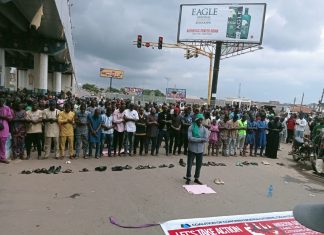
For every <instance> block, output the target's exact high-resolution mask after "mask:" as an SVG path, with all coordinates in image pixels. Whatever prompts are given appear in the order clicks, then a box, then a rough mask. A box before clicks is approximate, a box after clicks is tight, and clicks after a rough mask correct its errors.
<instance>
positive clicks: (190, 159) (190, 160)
mask: <svg viewBox="0 0 324 235" xmlns="http://www.w3.org/2000/svg"><path fill="white" fill-rule="evenodd" d="M195 158H196V169H195V175H194V177H195V179H198V178H199V176H200V169H201V166H202V161H203V153H194V152H191V151H188V158H187V174H186V177H187V178H188V179H190V178H191V168H192V163H193V161H194V160H195Z"/></svg>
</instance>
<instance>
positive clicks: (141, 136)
mask: <svg viewBox="0 0 324 235" xmlns="http://www.w3.org/2000/svg"><path fill="white" fill-rule="evenodd" d="M138 117H139V119H138V121H137V122H136V132H135V140H134V154H136V149H137V147H138V144H139V145H140V150H139V154H140V155H143V150H144V151H145V154H147V153H148V146H147V139H146V125H147V116H146V115H145V114H144V109H143V108H142V107H140V108H139V113H138Z"/></svg>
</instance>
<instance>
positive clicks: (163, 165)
mask: <svg viewBox="0 0 324 235" xmlns="http://www.w3.org/2000/svg"><path fill="white" fill-rule="evenodd" d="M165 167H168V166H167V165H165V164H162V165H159V168H165Z"/></svg>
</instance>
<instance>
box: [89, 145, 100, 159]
mask: <svg viewBox="0 0 324 235" xmlns="http://www.w3.org/2000/svg"><path fill="white" fill-rule="evenodd" d="M94 145H95V148H96V152H95V157H98V156H99V150H100V142H90V143H89V156H90V157H91V156H92V148H93V146H94Z"/></svg>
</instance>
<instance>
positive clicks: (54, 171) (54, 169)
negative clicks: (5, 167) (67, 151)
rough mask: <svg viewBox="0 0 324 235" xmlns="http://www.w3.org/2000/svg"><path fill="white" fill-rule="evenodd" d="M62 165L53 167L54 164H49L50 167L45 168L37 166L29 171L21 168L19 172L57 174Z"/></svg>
mask: <svg viewBox="0 0 324 235" xmlns="http://www.w3.org/2000/svg"><path fill="white" fill-rule="evenodd" d="M61 169H62V167H61V166H58V167H55V166H51V167H50V168H48V169H46V168H41V169H40V168H37V169H35V170H33V171H30V170H23V171H22V172H21V174H28V175H29V174H31V173H33V172H34V173H36V174H41V173H43V174H58V173H59V172H60V171H61Z"/></svg>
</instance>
